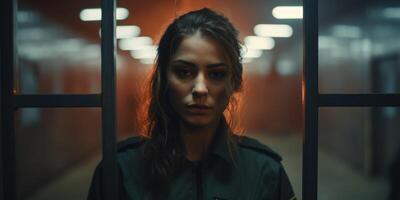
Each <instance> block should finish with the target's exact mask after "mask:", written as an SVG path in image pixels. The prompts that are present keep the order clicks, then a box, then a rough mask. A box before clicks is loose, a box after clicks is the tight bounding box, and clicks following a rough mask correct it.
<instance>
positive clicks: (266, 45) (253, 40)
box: [244, 36, 275, 49]
mask: <svg viewBox="0 0 400 200" xmlns="http://www.w3.org/2000/svg"><path fill="white" fill-rule="evenodd" d="M244 44H245V45H246V46H247V48H249V49H272V48H274V46H275V41H274V39H272V38H269V37H258V36H246V37H245V38H244Z"/></svg>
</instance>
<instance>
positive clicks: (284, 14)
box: [272, 6, 303, 19]
mask: <svg viewBox="0 0 400 200" xmlns="http://www.w3.org/2000/svg"><path fill="white" fill-rule="evenodd" d="M272 15H273V16H274V17H275V18H277V19H302V18H303V6H277V7H275V8H274V9H272Z"/></svg>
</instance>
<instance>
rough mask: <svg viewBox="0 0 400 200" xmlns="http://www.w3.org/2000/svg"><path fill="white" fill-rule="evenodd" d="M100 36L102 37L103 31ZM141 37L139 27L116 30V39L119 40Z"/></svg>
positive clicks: (123, 27) (118, 28)
mask: <svg viewBox="0 0 400 200" xmlns="http://www.w3.org/2000/svg"><path fill="white" fill-rule="evenodd" d="M99 35H100V37H101V29H100V30H99ZM139 35H140V28H139V26H135V25H132V26H117V27H116V30H115V37H116V38H117V39H124V38H132V37H137V36H139Z"/></svg>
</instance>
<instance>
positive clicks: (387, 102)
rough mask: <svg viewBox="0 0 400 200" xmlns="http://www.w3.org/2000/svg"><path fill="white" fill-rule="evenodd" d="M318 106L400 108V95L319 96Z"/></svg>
mask: <svg viewBox="0 0 400 200" xmlns="http://www.w3.org/2000/svg"><path fill="white" fill-rule="evenodd" d="M317 103H318V106H327V107H328V106H332V107H336V106H353V107H358V106H359V107H363V106H400V94H319V95H318V101H317Z"/></svg>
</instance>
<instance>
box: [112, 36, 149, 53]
mask: <svg viewBox="0 0 400 200" xmlns="http://www.w3.org/2000/svg"><path fill="white" fill-rule="evenodd" d="M151 44H153V40H152V39H151V38H150V37H147V36H141V37H134V38H126V39H121V40H119V41H118V46H119V48H120V49H122V50H138V49H142V48H143V47H144V46H150V45H151Z"/></svg>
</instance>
